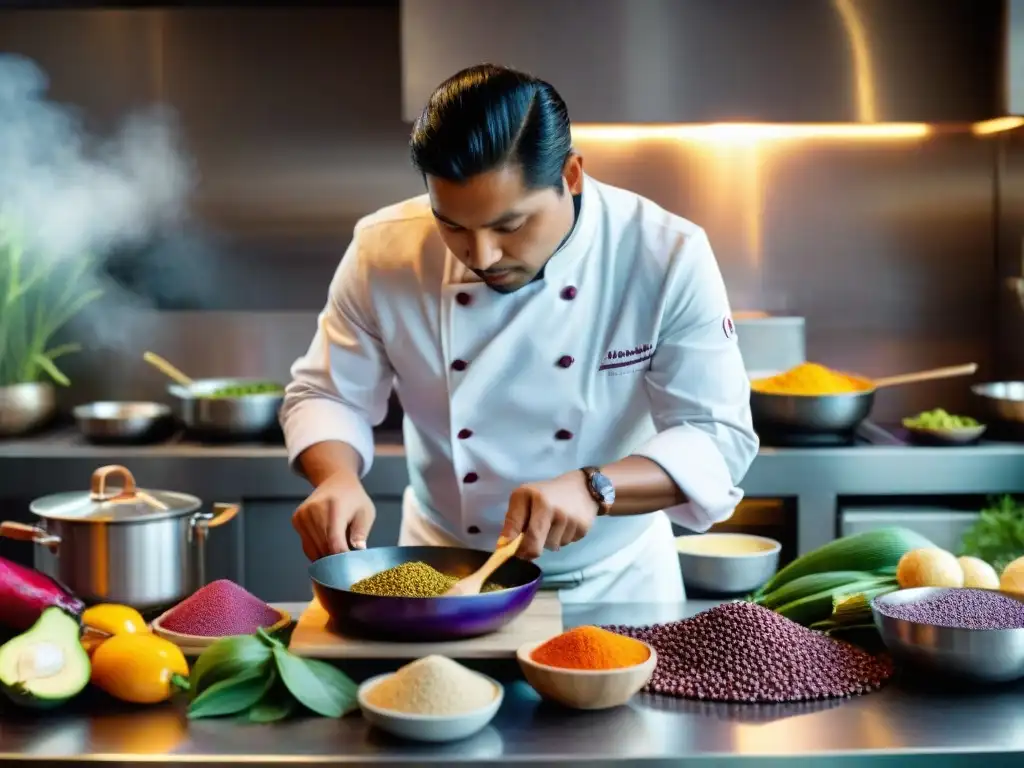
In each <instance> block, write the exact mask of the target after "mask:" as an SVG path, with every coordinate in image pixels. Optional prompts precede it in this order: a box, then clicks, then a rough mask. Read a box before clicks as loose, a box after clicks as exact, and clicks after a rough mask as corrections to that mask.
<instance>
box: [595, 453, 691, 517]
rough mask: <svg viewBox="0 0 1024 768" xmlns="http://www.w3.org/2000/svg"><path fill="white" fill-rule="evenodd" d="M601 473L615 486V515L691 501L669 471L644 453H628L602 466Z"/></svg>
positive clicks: (656, 509) (654, 510) (612, 512)
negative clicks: (631, 454) (632, 454)
mask: <svg viewBox="0 0 1024 768" xmlns="http://www.w3.org/2000/svg"><path fill="white" fill-rule="evenodd" d="M601 472H602V473H603V474H604V475H605V476H606V477H607V478H608V479H609V480H611V481H612V484H613V485H614V486H615V504H613V505H612V509H611V514H612V515H615V516H620V515H643V514H646V513H648V512H657V511H658V510H660V509H666V508H668V507H674V506H676V505H677V504H685V503H686V502H687V498H686V494H684V493H683V492H682V491H681V490H679V487H678V486H677V485H676V483H675V481H674V480H673V479H672V478H671V477H670V476H669V474H668V473H667V472H666V471H665V470H664V469H662V468H661V466H660V465H659V464H657V463H656V462H654V461H651V460H650V459H648V458H644V457H643V456H627V457H626V458H624V459H620V460H619V461H616V462H615V463H614V464H606V465H605V466H603V467H601Z"/></svg>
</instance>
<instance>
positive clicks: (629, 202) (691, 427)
mask: <svg viewBox="0 0 1024 768" xmlns="http://www.w3.org/2000/svg"><path fill="white" fill-rule="evenodd" d="M292 376H293V381H292V382H291V384H290V385H289V386H288V389H287V395H286V398H285V403H284V406H283V408H282V412H281V422H282V426H283V428H284V433H285V438H286V441H287V445H288V452H289V457H290V460H291V461H292V462H294V461H295V459H296V458H297V457H298V456H299V454H300V453H302V452H303V451H304V450H305V449H306V448H308V447H310V446H311V445H313V444H315V443H318V442H321V441H326V440H341V441H344V442H346V443H348V444H350V445H351V446H352V447H353V448H354V449H355V450H356V451H357V452H358V454H359V455H360V457H361V458H362V470H361V471H362V474H363V475H365V474H366V473H367V472H368V471H369V469H370V465H371V464H372V462H373V455H374V444H373V433H372V431H371V429H372V426H373V425H376V424H378V423H380V421H381V420H382V419H383V417H384V415H385V410H386V408H387V402H388V396H389V393H390V391H391V388H392V386H394V387H395V389H396V391H397V393H398V396H399V398H400V400H401V402H402V405H403V407H404V410H405V421H404V426H403V433H404V439H405V449H406V455H407V457H408V464H409V474H410V485H411V490H412V494H413V496H414V498H415V501H416V504H417V506H418V507H419V511H420V513H421V514H422V515H424V516H425V517H426V518H427V519H428V520H429V521H430V522H431V523H432V524H434V525H435V526H438V527H439V528H441V529H443V530H444V531H446V532H447V533H449V534H450V535H451V536H452V537H453V538H454V539H456V540H458V541H461V542H464V543H465V544H466V545H468V546H471V547H474V548H479V549H488V548H490V547H493V545H494V542H495V540H496V539H497V537H498V536H499V535H500V532H501V528H502V523H503V521H504V517H505V512H506V505H507V502H508V498H509V495H510V493H511V492H512V491H513V490H514V489H515V488H516V487H517V486H519V485H521V484H523V483H527V482H531V481H537V480H543V479H547V478H552V477H555V476H557V475H560V474H562V473H564V472H568V471H570V470H574V469H578V468H580V467H584V466H591V465H593V466H601V465H603V464H608V463H610V462H613V461H616V460H618V459H621V458H623V457H625V456H629V455H637V456H645V457H647V458H649V459H651V460H653V461H655V462H657V463H658V464H659V465H660V466H661V467H662V468H663V469H664V470H665V471H666V472H667V473H668V474H669V475H670V476H671V477H672V478H673V480H674V481H675V482H676V484H677V485H678V486H679V487H680V488H681V489H682V491H683V492H684V493H685V494H686V498H687V499H688V501H687V503H685V504H682V505H680V506H678V507H674V508H672V509H668V510H666V512H667V514H668V515H669V516H670V517H671V519H672V520H673V521H674V522H676V523H678V524H680V525H682V526H684V527H686V528H689V529H692V530H695V531H704V530H707V529H708V528H709V527H710V526H711V525H712V524H714V523H716V522H719V521H722V520H725V519H727V518H728V517H729V516H730V515H731V514H732V511H733V509H734V508H735V506H736V504H737V503H738V502H739V501H740V499H741V498H742V495H743V494H742V491H741V490H740V489H739V488H738V487H737V484H738V483H739V481H740V480H741V478H742V477H743V475H744V474H745V473H746V471H747V469H748V467H749V466H750V463H751V462H752V460H753V458H754V456H755V455H756V453H757V448H758V440H757V436H756V435H755V433H754V431H753V428H752V425H751V418H750V406H749V397H750V384H749V379H748V376H747V374H746V372H745V370H744V365H743V360H742V358H741V355H740V351H739V347H738V346H737V342H736V332H735V328H734V326H733V321H732V318H731V314H730V308H729V300H728V298H727V296H726V290H725V285H724V283H723V281H722V276H721V273H720V271H719V268H718V265H717V263H716V261H715V257H714V254H713V253H712V250H711V245H710V243H709V242H708V237H707V235H706V234H705V232H704V230H702V229H701V228H700V227H698V226H696V225H695V224H693V223H691V222H689V221H687V220H685V219H683V218H680V217H679V216H675V215H673V214H671V213H669V212H668V211H665V210H664V209H662V208H661V207H659V206H658V205H656V204H655V203H653V202H651V201H650V200H646V199H644V198H643V197H640V196H639V195H636V194H633V193H631V192H628V191H625V190H622V189H617V188H615V187H611V186H609V185H607V184H602V183H599V182H597V181H595V180H594V179H592V178H590V177H586V178H585V179H584V186H583V195H582V201H581V207H580V211H579V214H578V216H577V220H576V223H575V226H574V228H573V231H572V233H571V234H570V236H569V238H568V239H567V241H566V242H565V243H563V245H562V247H561V248H560V249H559V250H558V251H557V252H556V253H555V255H554V256H553V257H552V258H551V260H550V261H549V262H548V264H547V266H546V268H545V270H544V276H543V279H541V280H538V281H535V282H534V283H532V284H530V285H527V286H526V287H524V288H522V289H520V290H518V291H516V292H514V293H511V294H501V293H498V292H495V291H493V290H491V289H490V288H488V287H487V286H486V285H485V284H484V283H482V282H480V281H479V279H478V278H477V277H476V276H475V275H474V274H473V273H472V272H471V271H469V270H467V269H466V268H465V267H464V266H463V265H462V264H461V263H460V262H459V260H458V259H456V258H455V257H454V256H453V255H452V254H451V253H450V252H449V251H448V250H447V249H446V247H445V246H444V244H443V242H442V241H441V239H440V237H439V235H438V233H437V229H436V224H435V222H434V219H433V215H432V213H431V209H430V203H429V200H428V199H427V197H426V196H421V197H417V198H413V199H411V200H407V201H405V202H402V203H398V204H396V205H392V206H389V207H387V208H384V209H382V210H380V211H378V212H377V213H375V214H372V215H370V216H367V217H366V218H364V219H362V220H361V221H360V222H359V223H358V224H357V225H356V228H355V234H354V238H353V241H352V243H351V245H350V246H349V248H348V250H347V251H346V253H345V256H344V258H343V259H342V261H341V264H340V265H339V267H338V270H337V272H336V274H335V276H334V279H333V281H332V283H331V286H330V294H329V298H328V301H327V306H326V307H325V308H324V310H323V312H322V313H321V314H320V317H319V327H318V330H317V332H316V335H315V336H314V337H313V341H312V344H311V345H310V347H309V351H308V352H307V353H306V354H305V355H304V356H303V357H301V358H300V359H299V360H297V361H296V362H295V364H294V366H293V368H292ZM656 519H657V516H656V515H639V516H633V517H611V518H600V519H598V520H597V521H596V522H595V524H594V526H593V528H592V529H591V531H590V533H589V534H588V535H587V536H586V538H584V539H583V540H582V541H580V542H578V543H576V544H573V545H570V546H568V547H565V548H563V549H561V550H560V551H558V552H545V553H544V555H542V557H541V559H540V561H539V565H540V566H541V567H542V568H543V569H544V570H545V572H546V573H551V574H558V573H567V572H570V571H579V570H581V569H584V568H586V567H587V566H589V565H591V564H593V563H596V562H598V561H600V560H604V559H607V558H609V557H610V556H612V555H613V554H614V553H616V552H617V551H619V550H620V549H622V548H623V547H625V546H627V545H628V544H629V543H631V542H633V541H636V540H637V539H639V538H640V537H641V536H642V535H643V534H644V533H645V531H647V530H648V529H649V527H650V526H651V525H652V524H654V523H655V522H656Z"/></svg>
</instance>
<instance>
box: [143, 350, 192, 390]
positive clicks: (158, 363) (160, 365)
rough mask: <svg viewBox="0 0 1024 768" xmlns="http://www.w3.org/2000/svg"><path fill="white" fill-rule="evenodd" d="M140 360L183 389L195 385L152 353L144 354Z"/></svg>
mask: <svg viewBox="0 0 1024 768" xmlns="http://www.w3.org/2000/svg"><path fill="white" fill-rule="evenodd" d="M142 359H143V360H145V361H146V362H147V363H149V364H150V365H152V366H153V367H154V368H156V369H157V370H158V371H160V373H162V374H163V375H164V376H166V377H167V378H169V379H172V380H173V381H175V382H176V383H178V384H180V385H181V386H183V387H191V386H192V385H193V384H194V383H195V382H193V381H192V379H190V378H189V377H188V376H186V375H185V374H184V373H182V372H181V371H179V370H178V369H177V368H175V367H174V366H173V365H171V364H170V363H169V362H167V361H166V360H164V359H163V358H162V357H160V355H158V354H156V353H154V352H145V353H144V354H143V355H142Z"/></svg>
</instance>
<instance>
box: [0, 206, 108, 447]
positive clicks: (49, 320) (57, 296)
mask: <svg viewBox="0 0 1024 768" xmlns="http://www.w3.org/2000/svg"><path fill="white" fill-rule="evenodd" d="M90 267H91V259H90V258H89V257H88V256H86V255H82V256H80V257H76V258H71V257H61V258H51V257H49V256H47V255H46V254H44V253H41V252H40V251H38V250H36V249H33V247H32V246H31V245H30V244H29V242H28V240H27V239H26V238H25V237H24V236H23V233H22V230H21V229H20V227H18V225H17V223H16V222H15V220H14V219H12V218H11V217H9V216H8V217H4V216H3V215H2V214H0V435H16V434H22V433H24V432H28V431H30V430H32V429H35V428H37V427H39V426H41V425H42V424H43V423H45V422H46V421H47V420H49V418H50V417H51V416H52V415H53V412H54V408H55V397H54V395H55V393H54V386H53V384H54V383H57V384H60V385H61V386H65V387H66V386H68V385H69V384H70V382H69V381H68V378H67V376H65V375H64V373H63V372H62V371H61V370H60V368H58V367H57V363H56V360H57V359H58V358H60V357H62V356H64V355H67V354H70V353H72V352H76V351H78V350H79V349H80V348H81V347H80V345H78V344H54V339H55V337H56V336H57V334H58V333H59V332H60V331H61V329H62V328H64V327H65V326H66V325H67V323H68V321H70V320H71V319H72V318H73V317H75V315H77V314H78V313H79V312H81V311H82V310H83V309H84V308H85V307H86V306H88V305H89V304H90V303H92V302H93V301H95V300H96V299H97V298H99V296H100V295H101V293H102V292H101V291H100V290H99V289H97V288H95V287H91V286H89V285H88V281H86V280H85V279H84V278H85V277H86V276H87V274H88V272H89V269H90Z"/></svg>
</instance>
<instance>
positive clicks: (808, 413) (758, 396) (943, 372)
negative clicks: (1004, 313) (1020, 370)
mask: <svg viewBox="0 0 1024 768" xmlns="http://www.w3.org/2000/svg"><path fill="white" fill-rule="evenodd" d="M977 370H978V365H977V363H967V364H966V365H956V366H951V367H948V368H935V369H932V370H928V371H919V372H916V373H905V374H901V375H899V376H889V377H886V378H882V379H874V380H871V379H866V378H865V379H863V381H864V388H863V389H861V390H859V391H857V392H843V393H839V394H834V395H784V394H775V393H770V392H758V391H756V390H753V391H751V393H750V411H751V415H752V417H753V420H754V428H755V429H756V430H757V432H758V434H772V435H785V436H794V437H801V436H816V435H821V436H825V435H850V436H852V434H853V432H854V430H856V429H857V427H858V426H859V425H860V423H861V422H862V421H864V419H866V418H867V417H868V415H869V414H870V413H871V408H872V406H873V405H874V403H875V393H876V392H877V391H878V390H879V389H882V388H884V387H895V386H898V385H902V384H915V383H917V382H921V381H931V380H933V379H947V378H952V377H954V376H970V375H972V374H973V373H975V372H976V371H977ZM858 378H859V377H858Z"/></svg>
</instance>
